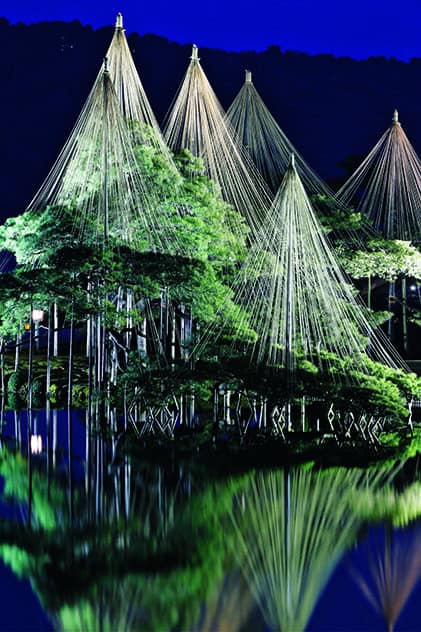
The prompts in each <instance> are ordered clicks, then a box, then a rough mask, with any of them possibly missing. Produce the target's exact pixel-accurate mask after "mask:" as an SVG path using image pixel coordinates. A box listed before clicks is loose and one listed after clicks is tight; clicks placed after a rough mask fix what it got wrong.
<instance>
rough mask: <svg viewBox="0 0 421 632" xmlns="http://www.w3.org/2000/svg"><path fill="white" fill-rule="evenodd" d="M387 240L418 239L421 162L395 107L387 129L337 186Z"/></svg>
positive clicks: (420, 234) (340, 196)
mask: <svg viewBox="0 0 421 632" xmlns="http://www.w3.org/2000/svg"><path fill="white" fill-rule="evenodd" d="M336 197H337V199H338V200H340V201H341V202H342V203H344V204H348V203H350V202H354V203H355V205H356V209H357V210H358V211H360V212H361V213H364V214H365V215H367V216H368V218H369V219H370V221H371V223H372V224H373V226H374V228H375V229H376V230H378V231H379V232H381V233H382V234H383V235H384V237H386V239H400V240H403V241H419V240H420V239H421V163H420V159H419V157H418V156H417V154H416V152H415V150H414V148H413V147H412V145H411V143H410V142H409V140H408V138H407V136H406V134H405V132H404V130H403V128H402V126H401V124H400V122H399V118H398V112H397V110H395V112H394V115H393V122H392V125H391V126H390V128H389V129H388V130H387V131H386V132H385V133H384V134H383V136H382V137H381V138H380V140H379V141H378V143H377V144H376V145H375V147H373V149H372V150H371V152H370V153H369V154H368V156H367V157H366V158H365V160H364V161H363V162H362V163H361V165H360V166H359V167H358V169H357V170H356V171H355V173H354V174H353V175H352V176H351V177H350V178H349V180H348V181H347V182H346V183H345V184H344V185H343V186H342V188H341V189H339V191H338V193H337V196H336Z"/></svg>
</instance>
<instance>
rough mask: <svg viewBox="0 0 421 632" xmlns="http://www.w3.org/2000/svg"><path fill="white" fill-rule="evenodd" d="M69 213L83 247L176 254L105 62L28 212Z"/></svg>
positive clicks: (167, 215) (166, 215)
mask: <svg viewBox="0 0 421 632" xmlns="http://www.w3.org/2000/svg"><path fill="white" fill-rule="evenodd" d="M47 207H55V208H57V209H58V212H59V213H60V212H61V213H68V214H69V215H70V218H71V221H72V222H73V225H74V229H75V232H76V234H77V235H78V237H79V238H80V239H81V241H82V242H84V241H86V240H87V241H90V242H91V243H92V241H98V240H99V241H101V240H105V241H106V240H108V239H109V238H113V239H115V240H116V241H117V243H125V244H130V245H132V244H135V245H136V247H137V248H139V249H141V250H146V251H153V252H170V253H173V252H179V251H180V250H181V245H180V244H178V239H177V233H176V231H175V229H174V228H173V219H174V218H173V217H172V215H171V213H172V211H171V209H169V208H167V207H166V205H165V204H164V203H163V202H162V201H161V200H159V196H158V194H156V192H155V191H154V190H153V188H152V190H151V187H150V186H148V184H147V176H146V174H144V173H143V172H142V168H141V167H140V166H139V163H138V161H137V160H136V156H135V153H134V150H133V142H132V138H131V135H130V130H129V128H128V126H127V122H126V120H125V118H124V117H123V115H122V113H121V107H120V102H119V100H118V98H117V94H116V91H115V89H114V85H113V82H112V80H111V74H110V72H109V68H108V64H107V61H106V62H104V67H103V68H102V69H101V71H100V73H99V75H98V77H97V79H96V81H95V84H94V86H93V88H92V90H91V92H90V94H89V96H88V99H87V101H86V102H85V105H84V106H83V109H82V111H81V114H80V115H79V118H78V120H77V122H76V125H75V127H74V129H73V131H72V133H71V135H70V137H69V138H68V140H67V142H66V144H65V145H64V148H63V149H62V151H61V153H60V155H59V156H58V158H57V160H56V162H55V164H54V166H53V168H52V170H51V171H50V173H49V175H48V176H47V178H46V180H45V182H44V184H43V185H42V187H41V189H40V190H39V191H38V193H37V194H36V196H35V197H34V199H33V200H32V202H31V203H30V205H29V209H32V210H44V209H46V208H47Z"/></svg>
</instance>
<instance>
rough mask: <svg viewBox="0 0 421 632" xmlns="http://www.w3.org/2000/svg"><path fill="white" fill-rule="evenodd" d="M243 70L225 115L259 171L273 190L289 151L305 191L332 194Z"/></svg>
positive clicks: (284, 169) (288, 160) (278, 183)
mask: <svg viewBox="0 0 421 632" xmlns="http://www.w3.org/2000/svg"><path fill="white" fill-rule="evenodd" d="M245 72H246V78H245V82H244V84H243V86H242V88H241V90H240V92H239V93H238V94H237V96H236V97H235V99H234V101H233V102H232V104H231V106H230V107H229V108H228V110H227V114H226V117H227V119H228V121H229V123H230V125H231V127H232V128H233V129H234V131H235V133H236V135H237V137H238V138H239V139H240V141H241V142H242V144H243V146H244V147H245V148H246V149H247V150H248V152H249V154H250V157H251V158H252V160H253V162H254V163H255V165H256V166H257V168H258V170H259V172H260V173H261V174H262V175H263V177H264V178H265V180H266V182H267V183H268V184H269V185H270V187H271V188H272V190H273V191H274V192H275V193H276V192H277V190H278V189H279V185H280V184H281V181H282V178H283V176H284V175H285V172H286V170H287V169H288V165H289V162H290V156H291V154H292V153H293V154H294V155H295V164H296V168H297V172H298V174H299V176H300V178H301V180H302V182H303V184H304V187H305V189H306V191H307V192H308V193H309V194H322V195H326V196H328V197H330V198H332V197H333V195H334V194H333V192H332V191H331V190H330V189H329V187H328V186H327V184H325V183H324V182H323V181H322V180H321V178H319V176H318V175H317V174H316V173H315V172H314V171H313V169H312V168H311V167H310V166H309V165H308V164H307V163H306V161H305V160H304V158H303V157H302V156H301V155H300V154H299V153H298V152H297V150H296V149H295V147H294V146H293V144H292V143H291V141H290V140H289V139H288V138H287V136H286V135H285V134H284V132H283V131H282V129H281V128H280V126H279V125H278V123H277V122H276V120H275V119H274V117H273V116H272V114H271V113H270V111H269V110H268V108H267V106H266V105H265V103H264V101H263V99H262V98H261V96H260V94H259V93H258V91H257V90H256V88H255V86H254V83H253V80H252V73H251V72H250V70H246V71H245Z"/></svg>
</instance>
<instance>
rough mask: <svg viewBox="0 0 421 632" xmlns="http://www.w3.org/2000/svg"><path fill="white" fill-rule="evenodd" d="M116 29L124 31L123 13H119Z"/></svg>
mask: <svg viewBox="0 0 421 632" xmlns="http://www.w3.org/2000/svg"><path fill="white" fill-rule="evenodd" d="M115 27H116V29H122V28H123V15H122V14H121V13H117V17H116V20H115Z"/></svg>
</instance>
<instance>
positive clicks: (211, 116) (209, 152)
mask: <svg viewBox="0 0 421 632" xmlns="http://www.w3.org/2000/svg"><path fill="white" fill-rule="evenodd" d="M224 117H225V114H224V111H223V109H222V107H221V105H220V103H219V102H218V99H217V98H216V95H215V93H214V91H213V89H212V87H211V85H210V83H209V81H208V79H207V77H206V75H205V73H204V71H203V69H202V66H201V65H200V60H199V57H198V49H197V47H196V46H193V52H192V56H191V58H190V64H189V67H188V69H187V72H186V75H185V77H184V79H183V81H182V83H181V86H180V88H179V91H178V93H177V95H176V97H175V100H174V102H173V105H172V107H171V109H170V111H169V113H168V114H167V117H166V121H165V127H164V137H165V138H166V140H167V143H168V145H169V147H170V148H171V149H172V150H173V151H178V150H180V149H188V150H189V151H191V153H192V154H193V155H194V156H196V157H200V158H202V159H203V161H204V164H205V168H206V171H207V174H208V176H209V177H210V178H211V179H212V180H213V181H214V182H215V183H216V184H217V185H218V186H219V188H220V190H221V193H222V196H223V198H224V199H225V201H226V202H229V203H230V204H231V205H232V206H233V207H234V209H235V210H237V211H238V212H239V213H241V214H242V215H243V216H244V217H245V219H246V220H247V222H248V225H249V226H250V228H251V229H252V231H253V232H254V233H256V232H257V231H258V229H259V226H260V225H261V223H262V221H263V219H264V218H265V216H266V213H267V209H268V208H269V206H270V203H271V200H272V197H273V196H272V194H271V193H270V191H269V189H268V187H267V185H266V183H265V182H264V180H263V178H262V177H261V175H260V174H259V173H258V171H257V169H256V168H255V167H254V165H253V163H252V161H251V160H250V159H249V158H248V156H247V155H246V152H245V151H244V149H243V148H241V145H240V144H238V143H237V142H236V141H235V139H234V135H233V132H232V131H231V129H230V127H229V125H228V123H227V122H226V121H225V118H224ZM232 228H233V230H234V231H235V230H236V229H238V227H237V226H233V227H232Z"/></svg>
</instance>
